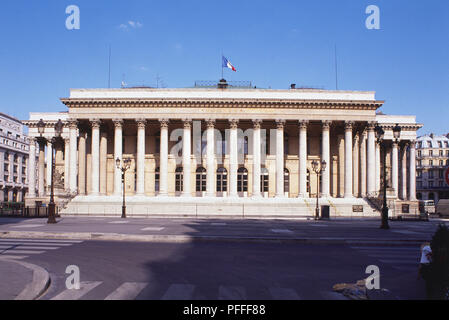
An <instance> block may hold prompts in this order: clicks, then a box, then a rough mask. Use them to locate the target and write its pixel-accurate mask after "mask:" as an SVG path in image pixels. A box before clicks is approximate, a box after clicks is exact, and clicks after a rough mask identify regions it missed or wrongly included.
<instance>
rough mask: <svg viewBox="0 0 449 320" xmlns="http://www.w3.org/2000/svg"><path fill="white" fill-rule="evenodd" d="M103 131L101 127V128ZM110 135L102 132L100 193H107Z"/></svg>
mask: <svg viewBox="0 0 449 320" xmlns="http://www.w3.org/2000/svg"><path fill="white" fill-rule="evenodd" d="M100 132H101V128H100ZM107 161H108V135H107V133H106V132H101V133H100V194H101V195H106V194H107Z"/></svg>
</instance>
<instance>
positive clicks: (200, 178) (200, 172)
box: [196, 167, 206, 192]
mask: <svg viewBox="0 0 449 320" xmlns="http://www.w3.org/2000/svg"><path fill="white" fill-rule="evenodd" d="M196 191H197V192H202V191H206V169H204V168H203V167H199V168H198V169H196Z"/></svg>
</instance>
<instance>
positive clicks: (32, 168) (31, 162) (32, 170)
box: [1, 137, 36, 198]
mask: <svg viewBox="0 0 449 320" xmlns="http://www.w3.org/2000/svg"><path fill="white" fill-rule="evenodd" d="M29 140H30V154H29V159H28V196H29V197H30V198H35V197H36V139H35V138H31V137H30V138H29ZM1 155H3V154H1ZM2 169H3V168H2ZM2 179H3V176H2Z"/></svg>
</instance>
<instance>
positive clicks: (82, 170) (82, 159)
mask: <svg viewBox="0 0 449 320" xmlns="http://www.w3.org/2000/svg"><path fill="white" fill-rule="evenodd" d="M86 138H87V137H86V133H85V132H80V134H79V139H78V194H80V195H85V194H86Z"/></svg>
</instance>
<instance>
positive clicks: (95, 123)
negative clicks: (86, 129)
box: [89, 119, 101, 129]
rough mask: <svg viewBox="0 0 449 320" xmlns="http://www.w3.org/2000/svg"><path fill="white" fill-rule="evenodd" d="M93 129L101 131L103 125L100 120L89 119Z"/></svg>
mask: <svg viewBox="0 0 449 320" xmlns="http://www.w3.org/2000/svg"><path fill="white" fill-rule="evenodd" d="M89 121H90V125H91V126H92V129H99V128H100V125H101V120H100V119H89Z"/></svg>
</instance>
